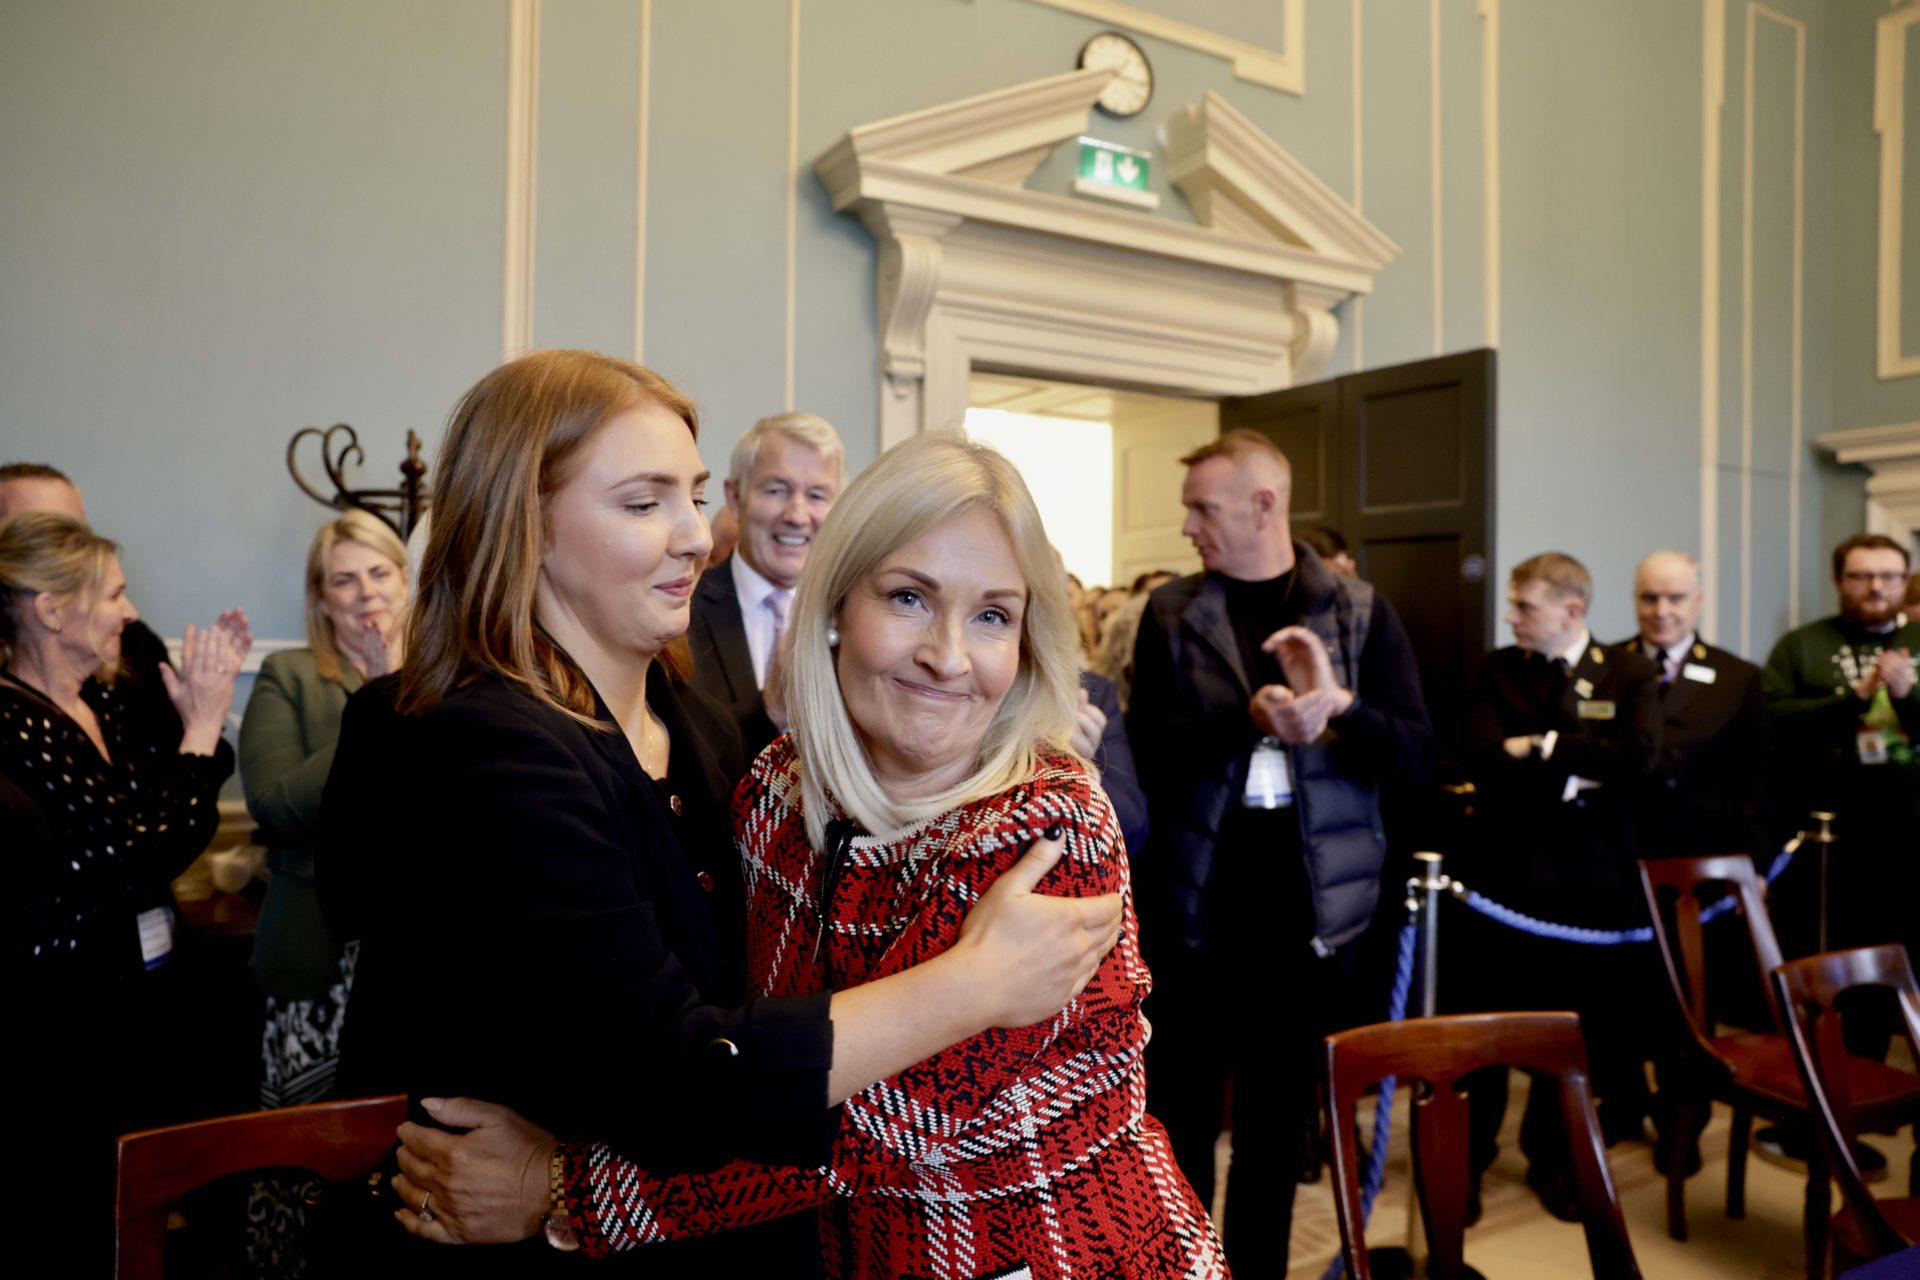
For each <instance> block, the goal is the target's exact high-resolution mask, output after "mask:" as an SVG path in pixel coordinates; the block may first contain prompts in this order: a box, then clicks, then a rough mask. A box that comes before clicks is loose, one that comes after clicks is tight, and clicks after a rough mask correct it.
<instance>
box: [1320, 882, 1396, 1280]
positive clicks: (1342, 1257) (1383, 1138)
mask: <svg viewBox="0 0 1920 1280" xmlns="http://www.w3.org/2000/svg"><path fill="white" fill-rule="evenodd" d="M1418 921H1419V914H1418V912H1417V911H1416V912H1414V913H1413V914H1412V917H1411V918H1410V919H1409V920H1408V921H1407V922H1406V923H1405V924H1404V925H1402V926H1400V959H1399V962H1398V963H1397V964H1395V966H1394V970H1393V994H1392V995H1391V996H1389V997H1388V999H1387V1021H1388V1022H1400V1021H1403V1020H1404V1019H1405V1018H1406V1016H1407V995H1408V993H1409V992H1411V991H1412V990H1413V951H1414V944H1415V942H1416V941H1417V940H1418V935H1419V929H1418ZM1398 1082H1399V1077H1397V1076H1388V1077H1387V1078H1386V1079H1384V1080H1382V1081H1381V1082H1380V1092H1379V1097H1378V1098H1377V1099H1376V1101H1375V1102H1374V1107H1373V1147H1372V1150H1370V1151H1369V1152H1368V1153H1367V1181H1366V1184H1365V1185H1364V1186H1362V1187H1361V1188H1360V1230H1362V1231H1365V1230H1366V1225H1367V1220H1368V1219H1370V1218H1371V1217H1373V1202H1374V1200H1376V1199H1377V1198H1378V1197H1379V1195H1380V1185H1381V1183H1383V1182H1385V1181H1386V1179H1387V1130H1388V1127H1389V1121H1390V1120H1391V1117H1392V1114H1393V1091H1394V1086H1395V1085H1396V1084H1397V1083H1398ZM1328 1123H1329V1124H1341V1123H1344V1121H1342V1119H1341V1118H1340V1117H1338V1116H1333V1117H1330V1118H1329V1120H1328ZM1346 1269H1347V1259H1346V1254H1345V1253H1344V1252H1341V1253H1336V1254H1334V1255H1333V1261H1332V1262H1331V1263H1329V1264H1328V1265H1327V1270H1326V1272H1325V1274H1323V1275H1322V1276H1321V1278H1320V1280H1340V1277H1341V1276H1342V1275H1344V1274H1345V1273H1346Z"/></svg>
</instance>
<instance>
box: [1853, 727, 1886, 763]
mask: <svg viewBox="0 0 1920 1280" xmlns="http://www.w3.org/2000/svg"><path fill="white" fill-rule="evenodd" d="M1853 745H1854V747H1855V749H1856V750H1858V751H1859V752H1860V763H1861V764H1885V763H1886V762H1887V731H1886V730H1885V729H1862V730H1860V731H1859V732H1858V733H1856V734H1854V735H1853Z"/></svg>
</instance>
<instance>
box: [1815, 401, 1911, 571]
mask: <svg viewBox="0 0 1920 1280" xmlns="http://www.w3.org/2000/svg"><path fill="white" fill-rule="evenodd" d="M1814 443H1815V444H1817V445H1819V446H1820V447H1821V448H1823V449H1830V450H1832V452H1833V455H1834V459H1835V460H1836V461H1838V462H1846V463H1853V464H1855V465H1858V466H1863V467H1866V468H1867V469H1868V470H1869V471H1870V472H1871V473H1872V474H1870V475H1869V476H1868V477H1867V481H1866V494H1867V532H1869V533H1884V534H1886V535H1887V536H1888V537H1890V538H1896V539H1898V540H1899V541H1901V542H1903V543H1905V544H1906V546H1907V548H1908V550H1909V551H1911V552H1913V553H1914V554H1915V555H1920V422H1898V423H1889V424H1887V425H1885V426H1877V427H1854V428H1852V429H1851V430H1847V431H1829V432H1827V433H1826V434H1825V435H1822V436H1817V437H1815V439H1814Z"/></svg>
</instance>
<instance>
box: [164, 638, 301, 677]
mask: <svg viewBox="0 0 1920 1280" xmlns="http://www.w3.org/2000/svg"><path fill="white" fill-rule="evenodd" d="M165 642H166V646H167V661H169V662H171V663H172V664H173V665H174V666H176V667H178V666H179V665H180V646H181V644H182V638H181V637H179V636H167V637H166V641H165ZM306 647H307V638H306V637H305V636H301V637H300V638H299V639H298V640H255V641H254V642H253V648H251V649H249V650H247V656H246V658H245V659H243V660H242V661H241V663H240V674H241V675H243V676H257V675H259V674H260V664H261V663H263V662H265V661H266V660H267V659H268V658H270V657H272V656H273V655H274V654H276V653H285V652H286V651H287V650H289V649H304V648H306Z"/></svg>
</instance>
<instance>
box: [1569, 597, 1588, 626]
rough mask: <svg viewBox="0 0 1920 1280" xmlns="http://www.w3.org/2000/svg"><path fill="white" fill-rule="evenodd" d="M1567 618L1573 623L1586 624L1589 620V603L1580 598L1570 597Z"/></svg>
mask: <svg viewBox="0 0 1920 1280" xmlns="http://www.w3.org/2000/svg"><path fill="white" fill-rule="evenodd" d="M1567 618H1568V620H1569V621H1572V622H1585V621H1586V620H1587V602H1586V601H1585V600H1582V599H1581V598H1580V597H1579V596H1568V597H1567Z"/></svg>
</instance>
